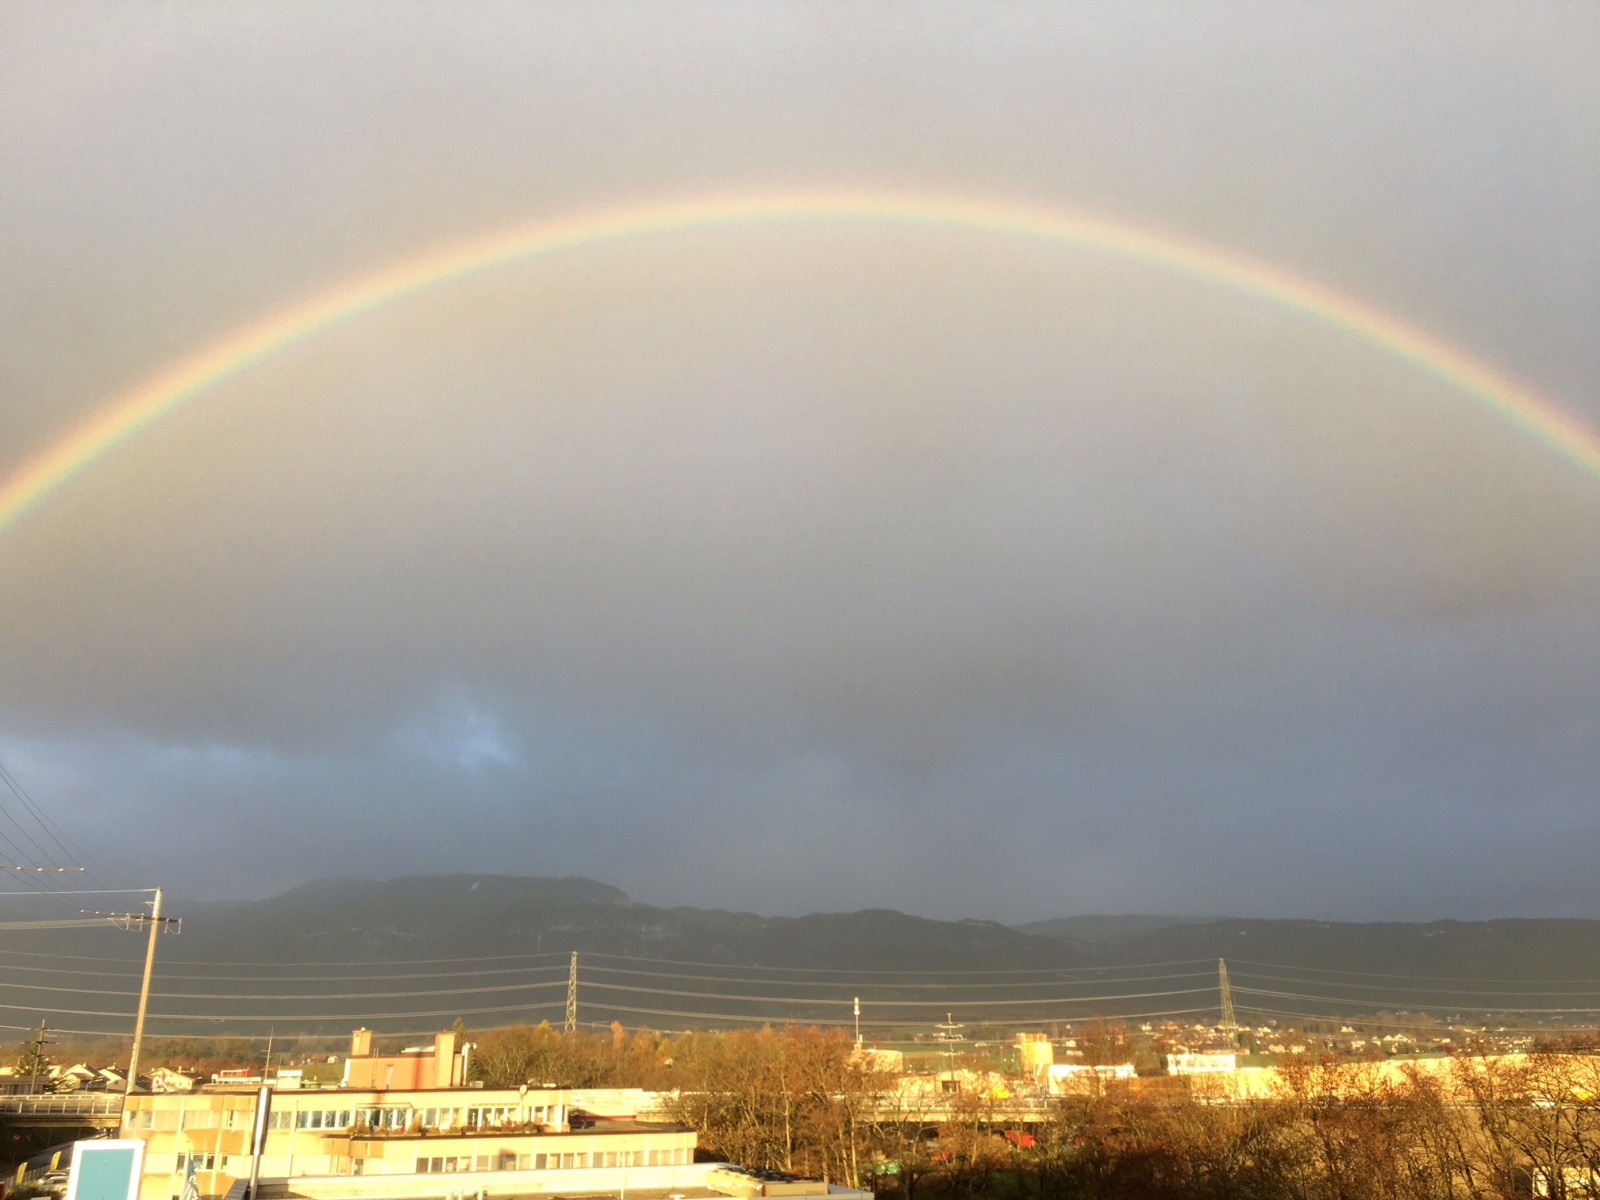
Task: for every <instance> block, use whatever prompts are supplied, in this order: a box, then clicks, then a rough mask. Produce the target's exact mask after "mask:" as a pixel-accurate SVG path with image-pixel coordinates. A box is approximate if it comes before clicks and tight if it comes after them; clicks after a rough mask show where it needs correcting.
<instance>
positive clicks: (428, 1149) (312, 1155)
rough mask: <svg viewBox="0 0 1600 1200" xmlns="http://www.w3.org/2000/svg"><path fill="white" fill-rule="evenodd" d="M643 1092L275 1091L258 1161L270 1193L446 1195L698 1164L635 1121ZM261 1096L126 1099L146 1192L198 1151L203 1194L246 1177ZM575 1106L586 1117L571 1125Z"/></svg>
mask: <svg viewBox="0 0 1600 1200" xmlns="http://www.w3.org/2000/svg"><path fill="white" fill-rule="evenodd" d="M645 1098H646V1093H642V1092H637V1091H634V1090H632V1089H628V1090H621V1089H616V1090H613V1089H586V1090H583V1091H566V1090H560V1091H558V1090H543V1089H541V1090H529V1091H523V1090H521V1089H518V1090H514V1091H512V1090H507V1091H497V1090H491V1089H480V1088H439V1089H426V1090H423V1089H418V1090H408V1091H399V1090H396V1091H374V1090H368V1091H356V1090H353V1089H349V1088H325V1089H316V1090H312V1089H305V1090H292V1091H286V1092H278V1093H276V1094H275V1095H274V1096H273V1100H272V1112H271V1117H270V1120H269V1122H268V1132H267V1144H266V1150H265V1153H264V1154H263V1155H262V1159H261V1177H262V1179H263V1181H264V1187H263V1191H264V1192H268V1191H270V1190H274V1189H272V1188H271V1187H270V1181H277V1180H286V1181H288V1182H289V1184H290V1187H291V1190H294V1191H300V1190H303V1189H300V1188H298V1187H294V1186H293V1185H294V1183H295V1181H297V1180H300V1179H302V1178H304V1179H305V1180H306V1181H307V1182H310V1180H311V1179H313V1178H315V1179H323V1180H333V1179H337V1178H341V1177H342V1178H346V1179H353V1178H354V1177H357V1176H363V1177H367V1176H377V1175H383V1176H401V1175H403V1176H418V1177H420V1178H419V1179H418V1181H417V1183H418V1190H417V1194H419V1195H442V1194H444V1193H445V1192H446V1191H457V1190H461V1189H463V1188H464V1189H465V1190H468V1191H475V1190H476V1189H477V1188H478V1187H479V1186H483V1185H485V1184H486V1183H487V1182H488V1181H487V1180H486V1178H485V1177H484V1175H483V1173H486V1172H501V1173H503V1172H518V1173H519V1174H520V1173H522V1172H530V1173H533V1176H532V1178H533V1179H534V1181H535V1182H537V1181H538V1180H542V1179H545V1178H549V1179H550V1180H551V1181H552V1184H551V1186H555V1187H560V1186H562V1184H561V1183H560V1182H559V1180H560V1179H561V1177H562V1176H564V1175H565V1173H566V1172H576V1171H585V1172H593V1171H595V1170H606V1169H623V1170H639V1171H640V1172H641V1175H640V1177H639V1178H638V1179H637V1181H636V1183H635V1186H637V1187H643V1186H646V1184H645V1183H644V1179H643V1176H644V1174H646V1173H648V1174H651V1175H654V1174H657V1173H659V1172H651V1171H649V1169H650V1168H674V1167H684V1168H686V1167H688V1166H690V1165H691V1164H692V1163H693V1162H694V1147H695V1135H694V1133H693V1131H691V1130H685V1129H682V1128H681V1127H677V1126H673V1125H668V1124H663V1123H655V1124H651V1123H644V1122H640V1121H637V1120H634V1119H631V1118H633V1117H634V1116H636V1115H637V1114H638V1110H639V1108H640V1106H641V1104H640V1102H641V1100H644V1099H645ZM255 1105H256V1094H255V1092H254V1091H244V1090H216V1089H206V1090H204V1091H199V1092H191V1093H187V1094H183V1093H179V1094H165V1095H163V1094H150V1095H145V1094H139V1095H133V1096H130V1097H128V1101H127V1108H126V1110H125V1111H124V1113H123V1124H122V1133H121V1136H123V1137H128V1138H139V1139H142V1140H143V1141H144V1142H145V1157H144V1182H143V1184H142V1186H141V1188H140V1192H139V1195H140V1200H169V1198H170V1197H174V1196H177V1195H178V1193H179V1191H180V1189H181V1188H182V1185H183V1179H184V1175H185V1173H186V1171H187V1169H188V1165H189V1162H190V1161H191V1160H193V1161H194V1162H195V1163H196V1169H197V1175H198V1183H199V1187H200V1192H201V1194H202V1195H205V1196H220V1195H223V1194H224V1193H226V1192H227V1190H228V1188H229V1186H230V1185H231V1184H232V1183H233V1181H234V1180H235V1179H239V1178H245V1177H248V1175H249V1173H250V1157H249V1149H250V1146H249V1142H250V1130H251V1127H252V1124H253V1122H254V1117H255ZM574 1114H582V1117H584V1118H590V1119H580V1121H579V1125H580V1127H579V1128H577V1129H573V1128H572V1120H573V1117H574ZM545 1172H550V1173H553V1174H551V1175H549V1176H546V1175H545V1174H544V1173H545ZM466 1173H472V1174H474V1175H477V1176H479V1177H478V1178H475V1179H472V1180H466V1179H462V1180H457V1181H455V1184H456V1186H454V1187H447V1186H445V1185H446V1184H447V1183H448V1182H449V1181H446V1180H439V1181H438V1182H437V1183H436V1184H429V1182H428V1180H427V1179H426V1178H425V1177H428V1176H434V1175H459V1174H466ZM670 1175H671V1172H667V1174H666V1176H664V1178H666V1177H670ZM566 1177H567V1178H573V1177H572V1176H566ZM503 1181H504V1182H509V1180H508V1179H504V1180H503ZM663 1186H667V1184H663ZM313 1190H319V1189H313ZM320 1190H326V1189H325V1188H324V1189H320ZM402 1190H405V1189H404V1188H402ZM495 1190H497V1191H499V1192H500V1193H501V1194H504V1192H505V1187H504V1186H500V1187H497V1188H496V1189H495ZM522 1190H523V1191H536V1190H544V1189H543V1188H540V1187H534V1186H525V1187H523V1188H522Z"/></svg>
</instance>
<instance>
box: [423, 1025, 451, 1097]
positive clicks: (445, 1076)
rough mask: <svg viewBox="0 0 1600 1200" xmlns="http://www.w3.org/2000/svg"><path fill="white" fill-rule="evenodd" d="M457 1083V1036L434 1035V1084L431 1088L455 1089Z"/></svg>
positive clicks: (448, 1034) (449, 1034)
mask: <svg viewBox="0 0 1600 1200" xmlns="http://www.w3.org/2000/svg"><path fill="white" fill-rule="evenodd" d="M455 1083H456V1035H455V1034H453V1033H436V1034H434V1035H433V1082H432V1083H431V1084H429V1086H430V1087H436V1088H447V1087H454V1086H455Z"/></svg>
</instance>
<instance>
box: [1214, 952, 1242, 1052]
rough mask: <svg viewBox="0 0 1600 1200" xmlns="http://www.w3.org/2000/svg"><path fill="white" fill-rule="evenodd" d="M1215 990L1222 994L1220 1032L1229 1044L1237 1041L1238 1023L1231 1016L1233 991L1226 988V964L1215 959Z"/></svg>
mask: <svg viewBox="0 0 1600 1200" xmlns="http://www.w3.org/2000/svg"><path fill="white" fill-rule="evenodd" d="M1217 990H1218V991H1219V992H1220V993H1221V994H1222V1032H1223V1033H1225V1034H1227V1035H1228V1040H1229V1041H1230V1042H1236V1041H1238V1040H1239V1021H1238V1019H1237V1018H1236V1017H1235V1016H1234V1015H1233V989H1232V988H1230V987H1229V986H1228V964H1227V963H1226V962H1225V961H1224V960H1222V959H1220V958H1219V959H1217Z"/></svg>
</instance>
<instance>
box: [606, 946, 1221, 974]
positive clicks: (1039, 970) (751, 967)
mask: <svg viewBox="0 0 1600 1200" xmlns="http://www.w3.org/2000/svg"><path fill="white" fill-rule="evenodd" d="M584 953H585V954H587V955H589V956H591V957H593V958H609V959H615V960H620V961H623V962H647V963H662V964H665V965H667V966H674V967H721V968H723V969H727V968H728V967H730V966H735V965H736V964H732V963H710V962H693V961H690V960H687V959H679V958H645V957H644V956H642V955H637V954H603V953H601V952H600V951H598V950H586V951H584ZM1210 961H1211V960H1210V959H1206V958H1184V959H1174V960H1173V961H1171V962H1154V963H1127V964H1123V965H1119V966H1099V967H1016V968H1010V967H1007V968H997V969H994V970H970V971H968V970H962V971H945V970H940V969H937V968H931V967H930V968H926V969H918V970H912V969H904V970H855V969H849V968H844V967H766V966H762V965H760V964H759V963H750V964H745V965H744V966H743V967H742V969H743V970H747V971H784V972H806V973H810V974H813V975H814V974H816V973H818V972H820V971H832V972H833V973H834V974H837V975H894V976H905V975H1055V974H1066V973H1080V974H1081V973H1083V972H1088V971H1133V970H1140V969H1146V970H1147V969H1151V968H1154V967H1188V966H1194V965H1196V964H1199V963H1207V964H1209V963H1210Z"/></svg>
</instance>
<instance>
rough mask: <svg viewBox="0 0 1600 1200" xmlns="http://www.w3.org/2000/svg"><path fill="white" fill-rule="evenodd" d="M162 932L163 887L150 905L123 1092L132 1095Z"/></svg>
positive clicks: (136, 1077) (157, 890) (137, 1074)
mask: <svg viewBox="0 0 1600 1200" xmlns="http://www.w3.org/2000/svg"><path fill="white" fill-rule="evenodd" d="M160 932H161V889H160V888H157V889H156V898H155V900H154V901H152V902H151V905H150V940H149V942H147V943H146V944H145V949H144V982H143V983H141V984H140V985H139V1015H138V1016H137V1017H135V1018H134V1020H133V1053H132V1054H130V1055H129V1056H128V1086H127V1089H126V1090H125V1091H124V1092H123V1095H125V1096H131V1095H132V1094H133V1089H134V1085H135V1081H136V1080H137V1079H138V1078H139V1045H140V1043H141V1042H143V1041H144V1014H145V1010H146V1009H148V1008H149V1007H150V970H151V968H152V967H154V966H155V964H156V934H158V933H160Z"/></svg>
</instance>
